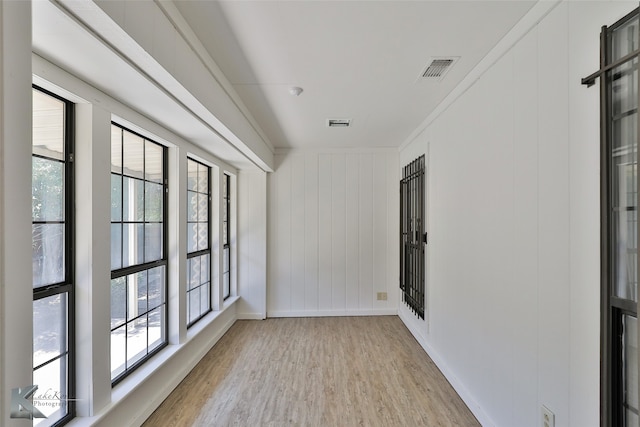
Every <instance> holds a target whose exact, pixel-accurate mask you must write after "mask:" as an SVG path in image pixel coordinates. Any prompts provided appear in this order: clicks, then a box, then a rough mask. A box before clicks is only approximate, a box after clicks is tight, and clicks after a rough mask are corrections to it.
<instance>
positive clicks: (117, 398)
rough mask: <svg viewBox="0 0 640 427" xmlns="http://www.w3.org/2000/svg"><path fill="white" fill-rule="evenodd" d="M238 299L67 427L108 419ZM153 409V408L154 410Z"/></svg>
mask: <svg viewBox="0 0 640 427" xmlns="http://www.w3.org/2000/svg"><path fill="white" fill-rule="evenodd" d="M239 299H240V297H230V298H228V299H227V300H226V301H225V302H224V304H223V306H222V309H221V310H219V311H213V312H211V313H208V314H207V315H206V316H205V317H203V318H202V320H200V321H199V322H198V323H196V324H195V325H193V326H192V327H191V328H189V330H188V331H187V339H186V341H185V342H184V343H181V344H169V345H168V346H166V347H165V348H164V349H162V350H161V351H160V352H159V353H158V354H156V355H155V356H153V357H152V358H151V359H149V360H148V361H147V362H146V363H145V364H143V365H142V366H140V367H139V368H138V369H136V370H135V371H134V372H132V373H131V374H129V375H128V376H127V377H126V378H124V379H123V380H122V381H121V382H120V383H118V384H117V385H116V386H114V387H113V388H112V389H111V402H110V403H109V404H108V405H106V407H105V408H103V409H102V411H100V413H99V414H96V415H94V416H90V417H82V416H78V417H76V418H73V419H72V420H71V421H70V422H69V423H68V424H67V426H70V427H85V426H87V427H88V426H93V425H95V424H97V423H99V422H101V421H102V420H103V419H105V418H108V417H109V414H110V413H111V412H113V411H117V410H118V405H119V404H120V403H122V402H124V401H125V400H126V399H127V398H129V397H130V396H132V394H133V393H134V392H135V391H136V390H137V389H138V388H140V387H142V386H143V385H144V384H145V382H147V381H148V380H149V379H150V378H151V377H152V376H153V375H154V373H155V372H156V371H158V370H159V369H160V368H162V367H163V366H164V365H166V364H167V363H168V362H169V361H171V360H172V359H173V358H174V357H176V356H177V355H179V354H180V353H182V350H184V349H185V347H186V346H187V345H188V344H189V343H190V342H191V341H192V340H193V339H194V338H196V337H197V336H198V335H199V334H200V333H201V332H203V331H204V330H205V329H207V328H209V327H211V325H212V324H213V323H214V321H215V320H216V319H217V318H218V317H220V316H221V315H222V313H224V312H225V311H227V310H229V309H230V308H231V307H233V306H234V304H235V303H236V302H237V301H238V300H239ZM154 409H155V408H154Z"/></svg>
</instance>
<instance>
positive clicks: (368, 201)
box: [358, 154, 375, 309]
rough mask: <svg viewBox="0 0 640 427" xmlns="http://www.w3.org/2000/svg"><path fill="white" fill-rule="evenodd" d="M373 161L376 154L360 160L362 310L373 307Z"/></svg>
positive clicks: (360, 284) (360, 290) (362, 156)
mask: <svg viewBox="0 0 640 427" xmlns="http://www.w3.org/2000/svg"><path fill="white" fill-rule="evenodd" d="M373 160H374V154H363V155H361V156H360V158H359V162H358V163H359V168H358V169H359V172H360V178H359V183H360V194H359V197H358V199H359V204H360V224H359V227H358V230H359V233H360V237H359V239H358V240H359V241H360V251H359V256H360V264H359V266H360V282H359V286H358V289H359V292H360V308H361V309H362V308H364V307H369V306H371V305H373V292H374V288H373V280H374V277H373V271H374V264H373V263H374V260H373V253H374V251H373V244H374V235H373V233H374V228H373V227H374V223H373V220H374V215H375V213H374V204H373V192H374V187H373V175H374V170H373ZM365 212H371V215H366V214H365Z"/></svg>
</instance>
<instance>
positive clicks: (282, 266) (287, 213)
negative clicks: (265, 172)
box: [275, 158, 291, 310]
mask: <svg viewBox="0 0 640 427" xmlns="http://www.w3.org/2000/svg"><path fill="white" fill-rule="evenodd" d="M280 171H281V173H280V174H278V175H277V176H276V194H275V197H276V204H277V209H278V211H277V216H276V218H275V220H276V223H277V226H276V230H277V233H278V242H277V244H278V246H277V249H276V253H275V256H276V257H278V259H282V260H284V261H285V262H282V263H279V264H278V266H277V268H276V281H277V283H278V284H279V285H280V286H278V287H277V288H275V290H276V299H275V301H277V304H278V306H277V307H278V309H281V310H283V309H284V310H290V309H291V160H290V159H289V158H283V159H282V163H281V165H280Z"/></svg>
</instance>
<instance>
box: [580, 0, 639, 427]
mask: <svg viewBox="0 0 640 427" xmlns="http://www.w3.org/2000/svg"><path fill="white" fill-rule="evenodd" d="M637 6H638V5H637V3H636V2H629V3H628V4H627V5H626V7H625V5H624V4H622V5H620V6H617V7H618V8H619V9H620V12H619V13H620V14H619V15H618V16H617V18H619V17H621V16H623V14H624V13H626V12H628V11H631V10H633V9H634V8H635V7H637ZM610 10H611V5H610V4H609V3H603V2H588V3H586V4H584V3H580V4H574V3H573V2H571V3H569V31H568V33H569V47H568V50H569V52H574V54H573V55H572V56H573V60H572V61H570V62H569V82H570V84H569V173H570V176H569V179H570V183H569V186H570V189H571V191H570V200H569V212H570V229H569V236H570V259H569V265H570V273H569V274H570V278H571V289H570V291H569V293H570V304H571V309H570V310H569V311H570V313H571V320H570V324H571V332H570V333H571V338H570V356H569V360H570V372H569V377H570V385H569V390H570V391H571V390H594V391H595V390H598V389H599V387H600V382H599V378H598V376H597V375H584V374H583V373H584V372H593V373H597V372H599V370H600V340H599V336H598V335H597V334H594V333H593V331H599V330H600V319H599V318H597V317H596V316H594V315H593V313H599V312H600V294H599V292H600V265H599V263H597V262H593V263H587V262H584V260H586V259H599V256H600V248H599V246H597V245H595V244H594V243H595V242H594V240H595V239H594V237H593V236H591V235H590V234H589V233H585V232H584V230H599V229H600V193H599V191H594V189H596V188H599V185H600V176H599V173H598V172H599V170H600V164H599V162H600V144H599V142H600V141H599V140H598V138H594V137H593V136H594V135H598V134H599V132H600V126H599V124H600V115H599V113H600V109H599V105H600V99H599V95H600V94H599V87H600V86H599V85H600V83H598V85H596V86H594V87H592V88H588V89H587V88H585V87H584V86H582V85H577V84H574V82H577V81H580V79H581V78H582V77H584V75H585V70H595V69H597V68H598V66H597V64H598V62H597V61H598V57H597V56H596V55H593V54H591V53H590V51H591V50H590V49H585V42H584V41H585V40H591V39H592V38H593V37H594V34H596V33H599V31H600V26H601V25H603V24H607V25H610V24H612V23H613V22H614V21H615V19H616V18H613V15H612V14H610ZM607 15H611V17H612V18H613V19H611V20H609V19H603V17H606V16H607ZM594 16H595V17H598V19H594V18H593V17H594ZM593 44H595V43H593ZM583 52H584V53H583ZM577 213H580V214H579V215H577ZM596 241H597V240H596ZM598 397H599V396H598V394H597V393H595V392H591V393H588V394H585V393H571V392H570V393H569V419H570V420H571V423H572V424H573V425H576V426H583V425H584V426H586V425H588V424H589V423H590V422H591V420H594V419H597V418H598V416H599V407H600V402H599V400H598Z"/></svg>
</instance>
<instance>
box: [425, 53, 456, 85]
mask: <svg viewBox="0 0 640 427" xmlns="http://www.w3.org/2000/svg"><path fill="white" fill-rule="evenodd" d="M458 59H459V57H457V56H450V57H446V58H445V57H442V58H431V62H429V65H427V68H425V70H424V71H423V72H422V77H423V78H425V79H435V80H442V78H444V76H445V74H447V72H448V71H449V70H450V69H451V67H452V66H453V64H455V63H456V61H457V60H458Z"/></svg>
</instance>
